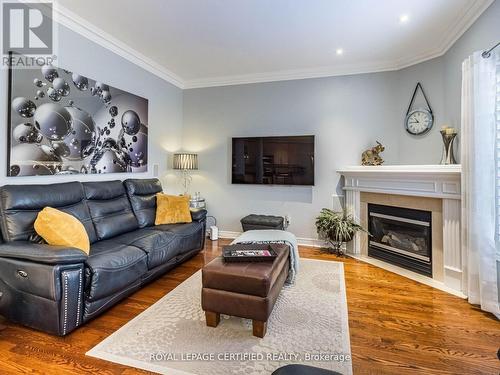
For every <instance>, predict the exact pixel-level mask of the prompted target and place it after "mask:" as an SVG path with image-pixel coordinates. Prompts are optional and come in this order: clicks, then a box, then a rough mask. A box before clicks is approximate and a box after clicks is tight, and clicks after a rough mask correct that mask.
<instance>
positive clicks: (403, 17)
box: [399, 14, 410, 23]
mask: <svg viewBox="0 0 500 375" xmlns="http://www.w3.org/2000/svg"><path fill="white" fill-rule="evenodd" d="M409 19H410V16H409V15H407V14H402V15H401V16H399V22H401V23H406V22H408V20H409Z"/></svg>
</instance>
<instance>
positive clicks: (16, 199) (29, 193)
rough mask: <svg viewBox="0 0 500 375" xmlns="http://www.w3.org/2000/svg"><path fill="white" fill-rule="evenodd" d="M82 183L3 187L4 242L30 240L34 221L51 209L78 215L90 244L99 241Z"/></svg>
mask: <svg viewBox="0 0 500 375" xmlns="http://www.w3.org/2000/svg"><path fill="white" fill-rule="evenodd" d="M84 198H85V196H84V193H83V187H82V184H81V183H80V182H68V183H61V184H50V185H5V186H3V187H1V188H0V215H1V216H2V218H1V219H0V224H1V229H2V236H3V238H4V240H5V241H19V240H21V241H27V240H29V238H30V237H31V236H33V235H34V234H35V229H34V226H33V224H34V222H35V219H36V217H37V215H38V212H40V211H41V210H42V209H43V208H44V207H47V206H50V207H53V208H56V209H58V210H60V211H63V212H66V213H68V214H71V215H73V216H75V217H76V218H77V219H78V220H80V221H81V222H82V224H83V226H84V227H85V230H86V231H87V234H88V236H89V239H90V242H91V243H92V242H95V241H96V240H97V236H96V232H95V230H94V225H93V223H92V220H91V217H90V212H89V209H88V207H87V204H86V202H85V200H84Z"/></svg>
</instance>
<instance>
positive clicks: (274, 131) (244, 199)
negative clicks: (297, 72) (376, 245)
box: [183, 73, 401, 238]
mask: <svg viewBox="0 0 500 375" xmlns="http://www.w3.org/2000/svg"><path fill="white" fill-rule="evenodd" d="M396 99H397V77H396V75H395V74H394V73H378V74H365V75H353V76H344V77H331V78H321V79H306V80H296V81H283V82H274V83H259V84H251V85H239V86H226V87H216V88H205V89H193V90H186V91H185V92H184V132H183V147H184V148H185V149H186V150H189V151H196V152H199V154H200V156H199V160H200V170H199V171H197V173H196V174H195V175H194V179H193V186H192V189H191V190H192V191H197V190H199V191H201V193H202V194H203V195H204V196H205V197H206V199H207V204H208V207H209V211H210V214H213V215H215V216H216V217H217V220H218V224H219V227H220V228H222V229H223V230H227V231H240V230H241V228H240V226H239V219H240V218H241V217H243V216H244V215H246V214H248V213H251V212H255V213H264V214H266V213H268V214H279V215H286V214H288V215H290V216H291V218H292V220H291V226H290V230H291V231H292V232H294V233H295V234H296V235H297V236H299V237H306V238H313V237H315V233H316V231H315V229H314V217H315V216H316V215H317V213H318V212H319V210H320V209H321V208H322V207H331V206H332V199H333V198H332V195H333V194H336V186H337V184H338V180H339V176H338V175H337V174H336V173H335V170H336V169H337V168H340V167H342V166H346V165H352V164H358V163H359V160H360V154H361V150H363V149H365V148H367V147H369V146H370V145H372V144H373V143H374V142H375V140H379V141H381V142H382V143H383V144H384V145H385V146H386V147H387V148H386V151H385V152H384V157H385V159H386V160H387V162H388V163H389V164H393V163H396V162H397V161H398V154H399V134H398V132H397V131H396V129H397V126H399V125H401V124H400V122H401V121H400V113H399V112H398V111H395V101H396ZM293 134H295V135H299V134H314V135H315V136H316V185H315V186H314V187H280V186H252V185H249V186H241V185H232V184H231V182H230V169H231V164H230V163H231V162H230V161H231V155H230V153H231V145H230V141H231V137H234V136H254V135H293Z"/></svg>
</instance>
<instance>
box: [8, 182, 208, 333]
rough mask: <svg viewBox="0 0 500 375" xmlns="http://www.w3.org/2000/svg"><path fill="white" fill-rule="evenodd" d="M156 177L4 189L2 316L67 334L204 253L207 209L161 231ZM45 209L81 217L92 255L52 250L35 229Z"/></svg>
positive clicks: (43, 329)
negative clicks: (157, 218)
mask: <svg viewBox="0 0 500 375" xmlns="http://www.w3.org/2000/svg"><path fill="white" fill-rule="evenodd" d="M161 190H162V188H161V184H160V182H159V181H158V180H157V179H129V180H126V181H124V182H122V181H102V182H83V183H80V182H68V183H59V184H51V185H6V186H3V187H1V188H0V229H1V234H2V239H1V244H0V315H3V316H4V317H6V318H8V319H10V320H12V321H14V322H17V323H21V324H24V325H26V326H29V327H32V328H35V329H39V330H42V331H45V332H48V333H51V334H55V335H60V336H63V335H66V334H68V333H69V332H71V331H73V330H74V329H75V328H77V327H78V326H80V325H82V324H83V323H85V322H87V321H89V320H90V319H92V318H94V317H96V316H97V315H99V314H101V313H102V312H104V311H105V310H106V309H108V308H110V307H111V306H113V305H114V304H116V303H117V302H118V301H120V300H121V299H123V298H125V297H127V296H128V295H130V294H131V293H133V292H134V291H136V290H138V289H139V288H141V286H142V285H144V284H145V283H147V282H149V281H151V280H153V279H154V278H155V277H157V276H159V275H162V274H164V273H165V272H167V271H169V270H170V269H172V268H174V267H175V266H176V265H178V264H179V263H182V262H184V261H185V260H187V259H188V258H190V257H192V256H193V255H195V254H196V253H198V252H199V251H200V250H201V249H202V248H203V246H204V240H205V220H206V211H205V210H201V211H197V212H193V213H192V218H193V222H192V223H189V224H170V225H158V226H155V225H154V221H155V214H156V197H155V194H156V193H157V192H159V191H161ZM46 206H51V207H54V208H57V209H59V210H61V211H64V212H67V213H70V214H72V215H74V216H76V217H77V218H78V219H79V220H80V221H81V222H82V223H83V225H84V226H85V229H86V231H87V233H88V235H89V239H90V242H91V249H90V255H89V256H87V254H86V253H84V252H83V251H81V250H79V249H74V248H64V247H56V246H49V245H47V244H44V243H43V240H41V238H40V237H38V236H37V235H36V233H35V231H34V228H33V223H34V221H35V219H36V216H37V214H38V212H39V211H40V210H42V209H43V208H44V207H46Z"/></svg>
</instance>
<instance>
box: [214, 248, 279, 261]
mask: <svg viewBox="0 0 500 375" xmlns="http://www.w3.org/2000/svg"><path fill="white" fill-rule="evenodd" d="M273 246H275V245H273V244H235V245H229V246H224V247H223V248H222V258H224V262H273V261H274V260H275V259H276V257H277V256H278V254H277V253H276V251H274V248H273Z"/></svg>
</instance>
